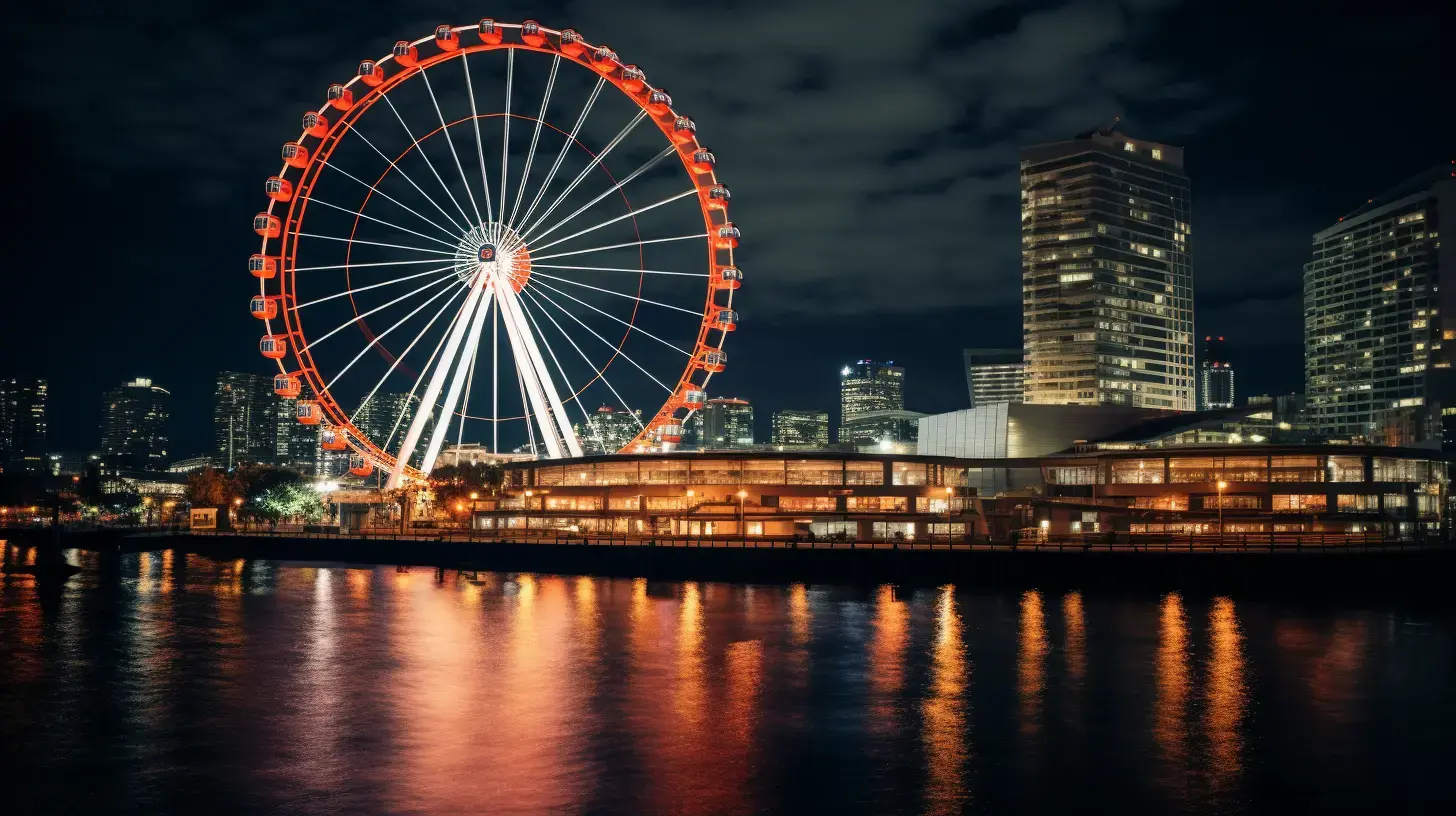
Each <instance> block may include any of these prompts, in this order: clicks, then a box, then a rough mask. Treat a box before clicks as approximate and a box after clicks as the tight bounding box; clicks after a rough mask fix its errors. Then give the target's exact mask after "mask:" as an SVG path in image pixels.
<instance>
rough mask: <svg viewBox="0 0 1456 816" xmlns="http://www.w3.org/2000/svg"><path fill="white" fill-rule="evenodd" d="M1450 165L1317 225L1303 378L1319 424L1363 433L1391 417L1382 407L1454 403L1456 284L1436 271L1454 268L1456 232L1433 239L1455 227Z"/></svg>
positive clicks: (1436, 407)
mask: <svg viewBox="0 0 1456 816" xmlns="http://www.w3.org/2000/svg"><path fill="white" fill-rule="evenodd" d="M1452 173H1453V169H1452V167H1451V166H1447V165H1442V166H1440V167H1436V168H1432V169H1431V170H1430V171H1428V172H1426V173H1424V174H1421V175H1419V176H1417V177H1415V178H1413V179H1411V180H1409V181H1407V182H1405V183H1404V184H1401V185H1400V186H1398V187H1396V188H1395V189H1393V190H1391V191H1389V192H1387V193H1386V194H1384V195H1382V196H1380V197H1379V198H1376V199H1372V200H1371V201H1370V202H1368V203H1367V204H1366V205H1365V206H1363V207H1361V208H1359V209H1357V210H1355V211H1354V212H1352V213H1350V214H1348V215H1346V216H1344V217H1343V218H1341V219H1340V220H1339V221H1338V222H1336V223H1335V224H1334V225H1333V226H1331V227H1329V228H1328V229H1325V230H1322V231H1320V232H1318V233H1315V236H1314V253H1313V259H1312V260H1311V261H1310V262H1309V263H1308V264H1306V265H1305V267H1304V380H1305V393H1306V395H1307V397H1308V400H1309V404H1308V410H1309V418H1310V422H1311V424H1312V425H1313V426H1314V427H1315V428H1316V429H1317V430H1318V431H1320V432H1321V433H1324V434H1327V435H1329V436H1331V437H1343V438H1352V437H1355V438H1368V437H1372V436H1374V435H1375V434H1376V432H1377V430H1378V429H1380V428H1381V427H1382V426H1385V425H1387V424H1388V423H1390V422H1392V421H1396V420H1398V419H1399V418H1398V417H1392V416H1390V412H1409V413H1413V414H1427V413H1431V414H1439V411H1440V408H1441V407H1443V406H1446V405H1450V404H1453V403H1456V394H1453V390H1452V384H1451V378H1452V371H1451V370H1450V366H1451V354H1452V350H1453V348H1456V346H1453V342H1456V314H1453V312H1456V285H1453V284H1452V283H1451V282H1449V281H1447V282H1445V283H1446V284H1447V285H1446V286H1445V290H1444V291H1442V287H1441V284H1442V283H1443V281H1442V280H1441V273H1442V271H1443V270H1456V241H1452V240H1450V239H1448V240H1447V241H1446V242H1445V246H1442V242H1441V241H1440V236H1441V233H1443V232H1444V233H1447V234H1448V235H1456V178H1453V176H1452ZM1453 274H1456V272H1452V271H1447V277H1450V276H1452V275H1453ZM1438 421H1439V420H1438ZM1412 424H1414V425H1416V426H1419V425H1420V424H1421V421H1420V420H1419V419H1417V420H1416V421H1415V422H1414V423H1412Z"/></svg>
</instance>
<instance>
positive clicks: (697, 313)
mask: <svg viewBox="0 0 1456 816" xmlns="http://www.w3.org/2000/svg"><path fill="white" fill-rule="evenodd" d="M533 277H541V278H546V279H548V280H554V281H558V282H560V283H569V284H571V285H572V286H579V287H581V288H582V289H590V290H592V291H594V292H601V293H602V294H605V295H616V296H617V297H619V298H626V299H628V300H635V301H637V302H638V303H646V304H649V305H652V306H661V307H662V308H664V309H671V310H673V311H675V312H682V313H683V314H690V315H692V316H693V317H702V316H703V313H702V312H700V311H695V310H693V309H684V308H683V307H681V306H674V305H672V304H671V303H663V302H662V301H660V300H652V299H651V298H645V297H640V296H638V295H629V294H627V293H626V292H617V291H614V290H612V289H603V288H601V287H600V286H592V285H591V284H589V283H581V282H580V281H574V280H571V279H570V278H558V277H556V276H555V275H548V274H546V273H545V272H540V273H535V274H534V275H533ZM541 285H542V286H545V285H546V284H544V283H543V284H541ZM551 288H552V289H553V290H555V291H558V292H559V291H561V290H559V289H556V288H555V287H551Z"/></svg>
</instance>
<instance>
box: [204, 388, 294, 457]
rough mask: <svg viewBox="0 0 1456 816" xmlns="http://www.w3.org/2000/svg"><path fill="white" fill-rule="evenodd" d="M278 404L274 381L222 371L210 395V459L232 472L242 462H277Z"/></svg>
mask: <svg viewBox="0 0 1456 816" xmlns="http://www.w3.org/2000/svg"><path fill="white" fill-rule="evenodd" d="M278 402H279V398H278V396H277V395H275V394H274V393H273V379H272V378H271V377H265V376H262V375H259V374H245V373H242V372H238V371H221V372H218V375H217V386H216V388H215V390H214V391H213V402H212V433H213V442H214V446H213V459H214V463H215V464H216V465H218V466H219V467H222V468H225V469H227V470H231V469H233V468H234V467H237V466H238V465H239V464H241V463H243V462H253V463H260V464H275V463H276V462H277V461H278V421H277V417H278Z"/></svg>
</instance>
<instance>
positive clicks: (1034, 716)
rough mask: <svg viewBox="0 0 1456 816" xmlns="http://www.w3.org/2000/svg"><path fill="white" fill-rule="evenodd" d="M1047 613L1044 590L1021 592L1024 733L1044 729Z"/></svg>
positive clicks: (1019, 662) (1019, 683)
mask: <svg viewBox="0 0 1456 816" xmlns="http://www.w3.org/2000/svg"><path fill="white" fill-rule="evenodd" d="M1049 650H1050V647H1049V646H1048V645H1047V633H1046V613H1045V612H1044V611H1043V610H1042V602H1041V593H1040V592H1037V591H1036V590H1034V589H1032V590H1027V591H1026V592H1024V593H1022V595H1021V651H1020V656H1019V659H1018V660H1017V663H1016V675H1017V691H1018V692H1019V694H1020V696H1021V733H1022V734H1024V735H1026V736H1028V737H1031V736H1035V735H1037V734H1039V733H1041V714H1042V711H1041V709H1042V698H1043V696H1044V695H1045V692H1046V656H1047V652H1048V651H1049Z"/></svg>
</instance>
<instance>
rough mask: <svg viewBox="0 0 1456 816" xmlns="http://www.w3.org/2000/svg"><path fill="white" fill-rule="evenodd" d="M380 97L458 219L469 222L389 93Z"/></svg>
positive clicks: (467, 216) (463, 209)
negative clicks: (448, 201) (438, 184)
mask: <svg viewBox="0 0 1456 816" xmlns="http://www.w3.org/2000/svg"><path fill="white" fill-rule="evenodd" d="M380 98H381V99H383V100H384V103H385V104H386V105H389V109H390V110H392V111H394V118H396V119H398V120H399V126H400V127H402V128H404V132H405V135H406V136H408V137H410V141H411V142H414V143H415V152H417V153H419V154H420V158H422V159H424V160H425V166H426V167H428V168H430V173H431V174H433V175H434V176H435V181H438V182H440V189H442V190H444V191H445V195H447V196H449V197H450V203H451V204H454V205H455V209H457V210H459V211H460V219H461V220H462V221H464V222H465V223H467V224H469V223H470V216H469V215H466V214H465V208H464V207H462V206H460V202H459V201H458V200H456V198H455V194H454V193H452V192H450V185H448V184H446V183H445V179H443V178H441V177H440V171H439V170H436V169H435V163H434V162H432V161H430V157H429V155H428V154H427V153H425V148H424V147H422V146H421V145H420V140H419V139H416V138H415V134H414V131H412V130H410V126H409V124H408V123H406V122H405V121H404V117H403V116H401V115H400V112H399V108H396V107H395V106H394V101H393V100H392V99H390V98H389V94H383V95H382V96H381V97H380ZM420 192H421V193H423V192H424V191H423V190H421V191H420ZM451 220H454V219H451ZM461 232H469V230H461Z"/></svg>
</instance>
